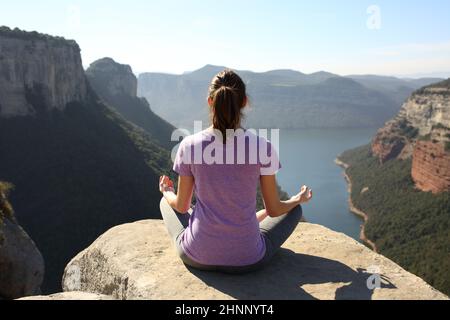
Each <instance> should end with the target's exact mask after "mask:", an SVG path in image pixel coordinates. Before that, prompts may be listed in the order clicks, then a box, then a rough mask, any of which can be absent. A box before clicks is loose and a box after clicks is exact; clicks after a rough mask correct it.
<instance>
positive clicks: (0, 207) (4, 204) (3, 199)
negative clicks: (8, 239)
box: [0, 181, 14, 247]
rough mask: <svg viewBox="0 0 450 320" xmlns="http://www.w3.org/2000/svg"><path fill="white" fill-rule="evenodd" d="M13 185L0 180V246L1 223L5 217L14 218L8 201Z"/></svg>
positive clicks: (1, 236)
mask: <svg viewBox="0 0 450 320" xmlns="http://www.w3.org/2000/svg"><path fill="white" fill-rule="evenodd" d="M12 188H13V185H12V184H10V183H7V182H2V181H0V247H1V245H2V243H3V240H4V238H3V234H2V225H3V222H4V220H5V219H9V220H14V211H13V208H12V206H11V204H10V203H9V201H8V193H9V191H10V190H11V189H12Z"/></svg>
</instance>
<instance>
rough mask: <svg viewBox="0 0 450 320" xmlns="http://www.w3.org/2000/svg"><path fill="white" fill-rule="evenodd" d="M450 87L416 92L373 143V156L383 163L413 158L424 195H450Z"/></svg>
mask: <svg viewBox="0 0 450 320" xmlns="http://www.w3.org/2000/svg"><path fill="white" fill-rule="evenodd" d="M449 83H450V81H449V80H447V81H444V82H441V83H438V84H434V85H431V86H428V87H425V88H423V89H421V90H418V91H417V92H415V93H414V94H413V95H412V96H411V97H410V98H409V99H408V100H407V101H406V102H405V104H404V105H403V107H402V108H401V110H400V112H399V114H398V115H397V116H396V117H395V118H394V119H392V120H390V121H388V122H387V123H386V125H385V126H384V127H383V128H381V129H380V130H379V131H378V133H377V135H376V136H375V138H374V139H373V141H372V153H373V154H374V155H375V156H377V157H378V158H379V159H380V162H381V163H385V162H386V161H389V160H391V159H396V158H399V159H408V158H411V157H412V159H413V167H412V172H411V176H412V178H413V179H414V181H415V183H416V186H417V188H419V189H420V190H422V191H432V192H434V193H439V192H444V191H450V150H449V149H448V146H449V145H450V85H449Z"/></svg>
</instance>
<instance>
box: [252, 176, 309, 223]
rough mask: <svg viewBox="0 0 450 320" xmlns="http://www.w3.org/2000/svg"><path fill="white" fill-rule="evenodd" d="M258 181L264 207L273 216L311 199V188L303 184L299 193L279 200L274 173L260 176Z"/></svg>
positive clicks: (282, 213) (284, 212) (280, 214)
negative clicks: (284, 199) (287, 198)
mask: <svg viewBox="0 0 450 320" xmlns="http://www.w3.org/2000/svg"><path fill="white" fill-rule="evenodd" d="M260 182H261V192H262V196H263V200H264V206H265V207H266V210H267V214H268V215H269V216H270V217H273V218H275V217H279V216H282V215H284V214H286V213H288V212H289V211H291V210H292V209H294V208H295V207H296V206H298V205H300V204H303V203H307V202H308V201H310V200H311V199H312V190H311V189H310V188H308V187H307V186H303V187H302V188H301V190H300V193H298V194H297V195H295V196H293V197H292V198H291V199H289V200H286V201H281V200H280V196H279V194H278V188H277V180H276V177H275V175H271V176H261V178H260Z"/></svg>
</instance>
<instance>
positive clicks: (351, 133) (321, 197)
mask: <svg viewBox="0 0 450 320" xmlns="http://www.w3.org/2000/svg"><path fill="white" fill-rule="evenodd" d="M375 132H376V129H375V128H373V129H372V128H370V129H297V130H281V131H280V160H281V164H282V166H283V168H282V169H281V170H280V172H279V173H278V182H279V184H280V185H281V187H282V188H283V189H284V190H285V191H286V192H288V193H289V194H290V195H293V194H295V193H298V192H299V190H300V187H301V186H302V185H303V184H306V185H308V186H310V187H311V188H312V189H313V192H314V199H313V200H312V202H311V203H309V204H307V205H305V206H304V207H303V212H304V215H305V217H306V219H307V220H308V222H311V223H317V224H321V225H324V226H326V227H328V228H330V229H332V230H335V231H339V232H343V233H345V234H347V235H348V236H350V237H352V238H354V239H357V240H359V232H360V226H361V223H362V220H361V219H360V218H359V217H357V216H355V215H354V214H352V213H350V211H349V207H348V197H349V195H348V192H347V183H346V182H345V179H344V177H343V170H342V169H341V168H340V167H338V166H337V165H336V164H335V163H334V160H335V159H336V157H337V156H338V155H339V154H340V153H342V152H343V151H345V150H348V149H352V148H354V147H358V146H361V145H364V144H367V143H369V141H370V140H371V138H372V137H373V135H374V134H375Z"/></svg>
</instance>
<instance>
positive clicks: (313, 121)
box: [138, 65, 440, 129]
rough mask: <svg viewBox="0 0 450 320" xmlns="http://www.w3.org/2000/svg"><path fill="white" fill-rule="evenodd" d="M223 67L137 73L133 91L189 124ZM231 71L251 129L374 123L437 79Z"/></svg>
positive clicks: (203, 110)
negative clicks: (244, 96)
mask: <svg viewBox="0 0 450 320" xmlns="http://www.w3.org/2000/svg"><path fill="white" fill-rule="evenodd" d="M223 69H226V68H225V67H222V66H213V65H206V66H205V67H203V68H201V69H199V70H196V71H192V72H186V73H184V74H182V75H173V74H163V73H142V74H140V75H139V79H138V96H141V97H145V98H146V99H147V100H148V101H149V102H150V105H151V106H152V109H153V111H154V112H155V113H156V114H158V115H160V116H161V117H162V118H164V119H166V120H167V121H169V122H170V123H172V124H173V125H175V126H177V127H183V128H188V129H189V128H192V126H193V122H194V121H195V120H201V121H207V120H208V119H209V114H208V107H207V104H206V96H207V90H208V85H209V83H210V81H211V79H212V78H213V76H214V75H215V74H217V73H218V72H220V71H222V70H223ZM237 72H238V73H239V74H240V75H241V76H242V78H243V79H244V81H245V82H246V84H247V88H248V94H249V97H250V108H249V109H248V110H247V111H246V125H247V127H252V128H311V127H318V128H325V127H378V126H381V125H382V124H383V123H384V122H385V121H387V120H388V119H390V118H392V117H393V116H394V115H395V114H396V113H397V112H398V110H399V109H400V106H401V104H402V103H403V101H404V100H405V99H406V98H407V97H408V96H409V95H410V94H411V93H412V92H413V91H414V90H416V89H418V88H420V87H422V86H424V85H426V84H431V83H433V82H437V81H439V80H440V79H433V78H424V79H399V78H394V77H383V76H373V75H367V76H347V77H342V76H339V75H336V74H332V73H329V72H324V71H321V72H316V73H313V74H304V73H301V72H298V71H294V70H273V71H268V72H263V73H256V72H251V71H245V70H241V71H240V70H237Z"/></svg>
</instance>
